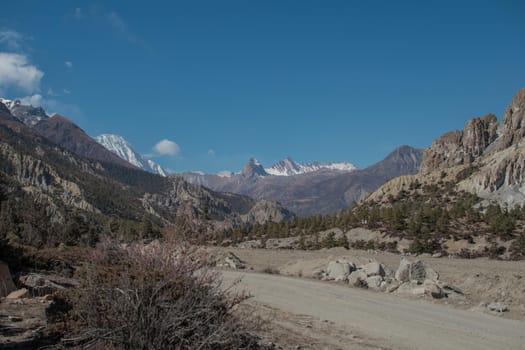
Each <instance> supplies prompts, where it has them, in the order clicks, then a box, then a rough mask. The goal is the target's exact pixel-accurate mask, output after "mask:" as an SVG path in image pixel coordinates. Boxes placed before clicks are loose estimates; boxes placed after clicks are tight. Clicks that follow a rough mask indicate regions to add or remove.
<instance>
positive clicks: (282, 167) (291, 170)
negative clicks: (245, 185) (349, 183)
mask: <svg viewBox="0 0 525 350" xmlns="http://www.w3.org/2000/svg"><path fill="white" fill-rule="evenodd" d="M265 170H266V172H267V173H268V174H270V175H274V176H294V175H300V174H306V173H311V172H314V171H319V170H334V171H346V172H351V171H354V170H357V167H356V166H355V165H354V164H352V163H348V162H339V163H321V162H312V163H305V164H302V163H297V162H296V161H294V160H293V159H292V158H290V157H287V158H285V159H283V160H281V161H279V162H277V163H275V164H274V165H273V166H272V167H270V168H267V169H265Z"/></svg>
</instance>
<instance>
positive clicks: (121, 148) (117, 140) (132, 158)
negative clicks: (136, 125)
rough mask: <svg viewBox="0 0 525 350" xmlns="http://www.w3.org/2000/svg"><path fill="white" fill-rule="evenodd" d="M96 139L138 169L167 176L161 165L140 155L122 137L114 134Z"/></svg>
mask: <svg viewBox="0 0 525 350" xmlns="http://www.w3.org/2000/svg"><path fill="white" fill-rule="evenodd" d="M94 139H95V141H97V142H98V143H100V144H101V145H102V146H104V147H105V148H106V149H108V150H109V151H111V152H112V153H114V154H116V155H117V156H119V157H120V158H122V159H124V160H126V161H128V162H129V163H131V164H133V165H135V166H136V167H138V168H140V169H142V170H146V171H149V172H151V173H154V174H159V175H161V176H166V172H165V171H164V169H162V167H161V166H160V165H158V164H156V163H155V162H154V161H152V160H150V159H146V158H145V157H144V156H142V155H140V154H139V153H138V152H137V151H135V149H134V148H133V146H132V145H131V144H130V143H129V142H128V141H127V140H126V139H125V138H123V137H122V136H120V135H114V134H102V135H99V136H97V137H95V138H94Z"/></svg>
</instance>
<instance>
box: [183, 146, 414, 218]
mask: <svg viewBox="0 0 525 350" xmlns="http://www.w3.org/2000/svg"><path fill="white" fill-rule="evenodd" d="M422 153H423V151H422V150H418V149H415V148H412V147H409V146H402V147H400V148H399V149H396V150H395V151H393V152H392V153H391V154H390V155H389V156H387V157H386V158H385V160H383V161H380V162H378V163H376V164H374V165H372V166H370V167H368V168H365V169H362V170H352V171H340V170H333V169H326V168H324V169H319V170H316V171H312V172H306V173H303V174H296V175H292V176H274V175H262V173H261V169H262V170H264V168H262V165H261V164H260V163H258V162H257V163H258V165H256V164H255V162H254V161H251V160H250V161H248V163H247V164H246V165H245V167H244V168H243V172H244V174H243V172H241V174H233V175H231V176H229V177H223V176H219V175H216V174H199V173H183V174H181V175H182V176H183V177H184V178H185V179H186V180H187V181H189V182H191V183H194V184H199V185H203V186H206V187H209V188H211V189H214V190H217V191H227V192H233V193H239V194H243V195H247V196H251V197H253V198H259V199H261V198H266V199H272V200H276V201H278V202H280V203H282V204H284V205H285V206H286V207H287V208H289V209H290V210H291V211H293V212H294V213H296V214H297V215H299V216H308V215H316V214H329V213H332V212H335V211H338V210H340V209H344V208H347V207H348V206H349V205H351V204H352V203H353V202H354V201H359V200H362V199H363V198H364V197H366V196H367V195H368V194H370V193H372V192H373V191H374V190H376V189H377V188H378V187H379V186H380V185H382V184H383V183H384V182H386V181H388V180H390V179H392V178H394V177H396V176H399V175H404V174H414V173H416V172H417V170H418V169H419V163H420V160H421V157H422ZM394 159H395V160H394ZM396 160H397V161H398V162H400V163H403V164H397V165H396V164H395V161H396ZM384 161H391V162H390V163H388V165H386V164H387V163H384ZM382 162H383V163H382ZM252 166H255V167H256V168H257V169H259V172H258V173H257V171H254V169H253V167H252ZM264 172H265V173H266V174H268V173H267V172H266V170H264Z"/></svg>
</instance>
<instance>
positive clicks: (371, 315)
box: [223, 271, 525, 350]
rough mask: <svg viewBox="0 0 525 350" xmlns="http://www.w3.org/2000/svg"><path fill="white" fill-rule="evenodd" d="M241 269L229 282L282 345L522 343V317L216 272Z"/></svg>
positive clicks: (431, 346) (401, 346) (265, 276)
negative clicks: (265, 316)
mask: <svg viewBox="0 0 525 350" xmlns="http://www.w3.org/2000/svg"><path fill="white" fill-rule="evenodd" d="M241 275H242V276H243V279H242V281H241V283H240V284H238V285H237V288H239V289H245V290H248V291H250V293H251V294H252V295H253V301H254V302H255V303H259V304H261V305H262V312H263V313H264V312H266V313H269V312H270V313H271V312H272V311H274V312H275V315H274V318H273V320H271V326H273V327H270V330H271V331H270V335H273V336H274V338H275V339H276V341H277V343H279V344H283V343H284V345H282V346H283V347H286V345H287V344H294V345H292V346H291V348H297V347H298V346H299V348H302V349H334V350H335V349H436V350H437V349H439V350H441V349H451V350H454V349H457V350H460V349H478V350H484V349H486V350H493V349H525V333H524V332H523V330H524V329H525V322H524V321H517V320H508V319H504V318H499V317H495V316H492V315H487V314H484V313H480V312H472V311H465V310H457V309H454V308H451V307H446V306H443V305H435V304H432V303H428V302H425V301H424V300H406V299H402V298H398V297H396V296H394V295H392V294H387V293H371V292H369V291H367V290H363V289H358V288H347V287H346V286H343V285H338V284H327V283H323V282H320V281H314V280H307V279H303V278H296V277H287V276H280V275H269V274H261V273H246V272H244V273H243V272H240V271H223V276H224V279H225V281H226V282H231V281H233V280H235V279H236V278H238V277H239V276H241ZM259 309H260V308H259Z"/></svg>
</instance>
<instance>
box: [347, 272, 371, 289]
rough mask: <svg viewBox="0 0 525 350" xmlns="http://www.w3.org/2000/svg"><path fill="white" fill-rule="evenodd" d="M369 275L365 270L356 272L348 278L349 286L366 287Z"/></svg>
mask: <svg viewBox="0 0 525 350" xmlns="http://www.w3.org/2000/svg"><path fill="white" fill-rule="evenodd" d="M366 279H367V275H366V272H364V271H363V270H357V271H354V272H352V273H351V274H350V276H348V284H350V285H351V286H352V287H366V286H367V283H366Z"/></svg>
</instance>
